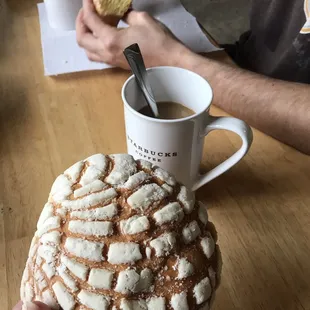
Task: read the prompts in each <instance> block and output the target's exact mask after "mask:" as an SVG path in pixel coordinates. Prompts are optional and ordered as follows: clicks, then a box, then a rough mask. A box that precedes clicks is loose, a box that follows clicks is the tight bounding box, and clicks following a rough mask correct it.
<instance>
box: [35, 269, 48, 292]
mask: <svg viewBox="0 0 310 310" xmlns="http://www.w3.org/2000/svg"><path fill="white" fill-rule="evenodd" d="M34 279H35V281H36V285H37V286H38V288H39V290H40V291H42V290H43V289H45V288H46V287H47V282H46V280H45V278H44V275H43V274H42V272H41V271H40V269H36V271H35V272H34Z"/></svg>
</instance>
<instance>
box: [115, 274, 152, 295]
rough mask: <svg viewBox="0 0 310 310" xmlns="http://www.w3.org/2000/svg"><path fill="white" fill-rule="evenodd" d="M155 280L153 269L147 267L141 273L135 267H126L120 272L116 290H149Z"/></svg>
mask: <svg viewBox="0 0 310 310" xmlns="http://www.w3.org/2000/svg"><path fill="white" fill-rule="evenodd" d="M152 282H153V274H152V271H151V270H150V269H148V268H145V269H143V270H142V271H141V273H140V275H139V274H138V273H137V272H136V271H135V270H134V269H126V270H123V271H121V272H120V273H119V275H118V279H117V284H116V287H115V291H116V292H118V293H121V294H130V293H138V292H147V291H149V290H150V287H151V285H152Z"/></svg>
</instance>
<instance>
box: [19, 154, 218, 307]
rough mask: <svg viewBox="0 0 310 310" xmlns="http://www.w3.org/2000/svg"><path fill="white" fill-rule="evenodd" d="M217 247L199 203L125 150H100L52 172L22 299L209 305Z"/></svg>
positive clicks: (56, 304) (122, 304)
mask: <svg viewBox="0 0 310 310" xmlns="http://www.w3.org/2000/svg"><path fill="white" fill-rule="evenodd" d="M219 267H220V253H219V250H218V247H217V245H216V239H215V235H214V228H213V225H212V224H211V223H210V222H209V220H208V214H207V210H206V208H205V206H204V205H202V204H200V203H197V202H195V198H194V196H193V194H192V193H191V192H190V191H189V190H188V189H187V188H185V187H184V186H182V185H180V184H178V183H177V182H176V180H175V179H174V177H173V176H171V175H169V174H168V173H167V172H165V171H164V170H162V169H160V168H158V167H155V166H152V164H151V163H149V162H147V161H144V160H140V161H135V160H134V159H133V158H132V157H131V156H129V155H127V154H120V155H111V156H105V155H102V154H97V155H94V156H91V157H89V158H87V159H86V160H83V161H80V162H78V163H76V164H75V165H73V166H72V167H70V168H69V169H67V170H66V171H65V172H64V173H63V174H61V175H60V176H59V177H58V178H57V179H56V181H55V182H54V184H53V186H52V189H51V192H50V195H49V198H48V202H47V203H46V205H45V206H44V208H43V211H42V214H41V216H40V218H39V221H38V225H37V231H36V233H35V235H34V238H33V240H32V243H31V246H30V251H29V257H28V260H27V263H26V268H25V271H24V274H23V277H22V283H21V299H22V300H23V301H24V302H26V301H42V302H44V303H46V304H47V305H49V306H50V307H51V308H52V309H63V310H82V309H83V310H89V309H94V310H165V309H167V310H189V309H190V310H196V309H197V310H198V309H203V310H206V309H210V304H211V301H212V300H213V297H214V293H215V290H216V287H217V286H218V282H219V274H220V268H219Z"/></svg>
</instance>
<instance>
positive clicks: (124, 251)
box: [108, 242, 142, 265]
mask: <svg viewBox="0 0 310 310" xmlns="http://www.w3.org/2000/svg"><path fill="white" fill-rule="evenodd" d="M141 258H142V255H141V253H140V248H139V244H137V243H133V242H128V243H126V242H119V243H112V244H111V245H110V248H109V251H108V262H109V263H110V264H116V265H118V264H134V263H135V262H136V261H137V260H140V259H141Z"/></svg>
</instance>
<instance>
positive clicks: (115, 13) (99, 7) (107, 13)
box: [93, 0, 132, 26]
mask: <svg viewBox="0 0 310 310" xmlns="http://www.w3.org/2000/svg"><path fill="white" fill-rule="evenodd" d="M93 3H94V6H95V8H96V11H97V13H98V15H100V16H101V17H102V18H103V20H104V21H105V22H106V23H108V24H111V25H114V26H116V25H117V23H118V22H119V20H120V19H121V18H122V17H123V16H124V15H125V14H126V12H127V11H128V10H129V8H130V6H131V3H132V0H93Z"/></svg>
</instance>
